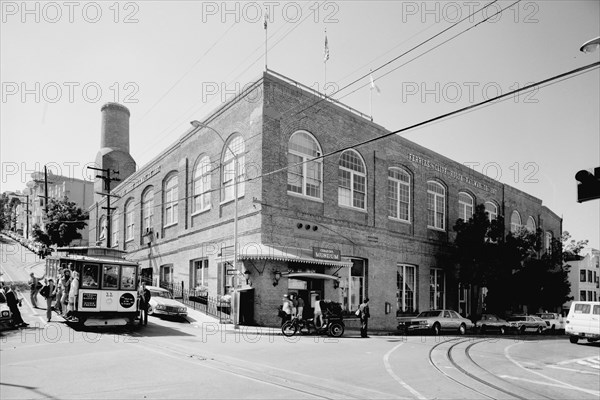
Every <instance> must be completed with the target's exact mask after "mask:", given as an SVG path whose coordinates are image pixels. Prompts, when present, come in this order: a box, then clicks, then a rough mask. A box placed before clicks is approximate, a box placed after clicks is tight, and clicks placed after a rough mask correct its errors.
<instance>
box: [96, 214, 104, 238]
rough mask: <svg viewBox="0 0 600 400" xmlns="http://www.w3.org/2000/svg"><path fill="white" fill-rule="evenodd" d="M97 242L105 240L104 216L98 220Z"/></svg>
mask: <svg viewBox="0 0 600 400" xmlns="http://www.w3.org/2000/svg"><path fill="white" fill-rule="evenodd" d="M97 232H98V239H97V241H98V242H102V241H104V240H106V216H105V215H102V216H101V217H100V219H99V220H98V229H97Z"/></svg>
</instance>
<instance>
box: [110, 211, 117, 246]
mask: <svg viewBox="0 0 600 400" xmlns="http://www.w3.org/2000/svg"><path fill="white" fill-rule="evenodd" d="M110 229H111V230H112V232H111V233H112V238H111V240H112V242H111V244H110V245H111V246H112V247H117V246H118V245H119V215H118V214H117V212H116V211H115V213H114V214H113V215H112V225H111V227H110Z"/></svg>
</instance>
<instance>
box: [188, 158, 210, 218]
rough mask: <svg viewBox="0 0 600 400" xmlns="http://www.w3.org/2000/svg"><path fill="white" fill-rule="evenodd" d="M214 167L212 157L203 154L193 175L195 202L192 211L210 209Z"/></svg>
mask: <svg viewBox="0 0 600 400" xmlns="http://www.w3.org/2000/svg"><path fill="white" fill-rule="evenodd" d="M211 171H212V167H211V165H210V158H209V157H208V156H207V155H203V156H201V157H200V159H199V160H198V163H197V164H196V168H194V175H193V178H192V179H193V188H192V191H193V193H194V195H193V202H192V213H198V212H202V211H206V210H209V209H210V177H211Z"/></svg>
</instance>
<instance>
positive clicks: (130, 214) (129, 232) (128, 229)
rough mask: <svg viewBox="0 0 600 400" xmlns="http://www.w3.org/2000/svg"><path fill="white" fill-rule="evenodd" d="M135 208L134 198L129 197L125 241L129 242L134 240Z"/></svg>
mask: <svg viewBox="0 0 600 400" xmlns="http://www.w3.org/2000/svg"><path fill="white" fill-rule="evenodd" d="M134 209H135V203H134V201H133V199H129V201H127V203H126V204H125V241H126V242H129V241H130V240H133V230H134V227H133V224H134V222H133V212H134Z"/></svg>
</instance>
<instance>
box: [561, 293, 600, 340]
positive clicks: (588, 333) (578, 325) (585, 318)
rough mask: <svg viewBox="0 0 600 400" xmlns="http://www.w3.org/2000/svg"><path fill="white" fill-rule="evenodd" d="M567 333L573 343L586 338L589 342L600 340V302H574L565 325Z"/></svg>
mask: <svg viewBox="0 0 600 400" xmlns="http://www.w3.org/2000/svg"><path fill="white" fill-rule="evenodd" d="M565 333H566V334H567V335H569V340H570V341H571V343H577V341H578V340H579V339H583V338H586V339H587V340H588V342H595V341H596V340H600V302H598V301H574V302H573V303H571V309H570V310H569V315H567V320H566V324H565Z"/></svg>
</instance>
